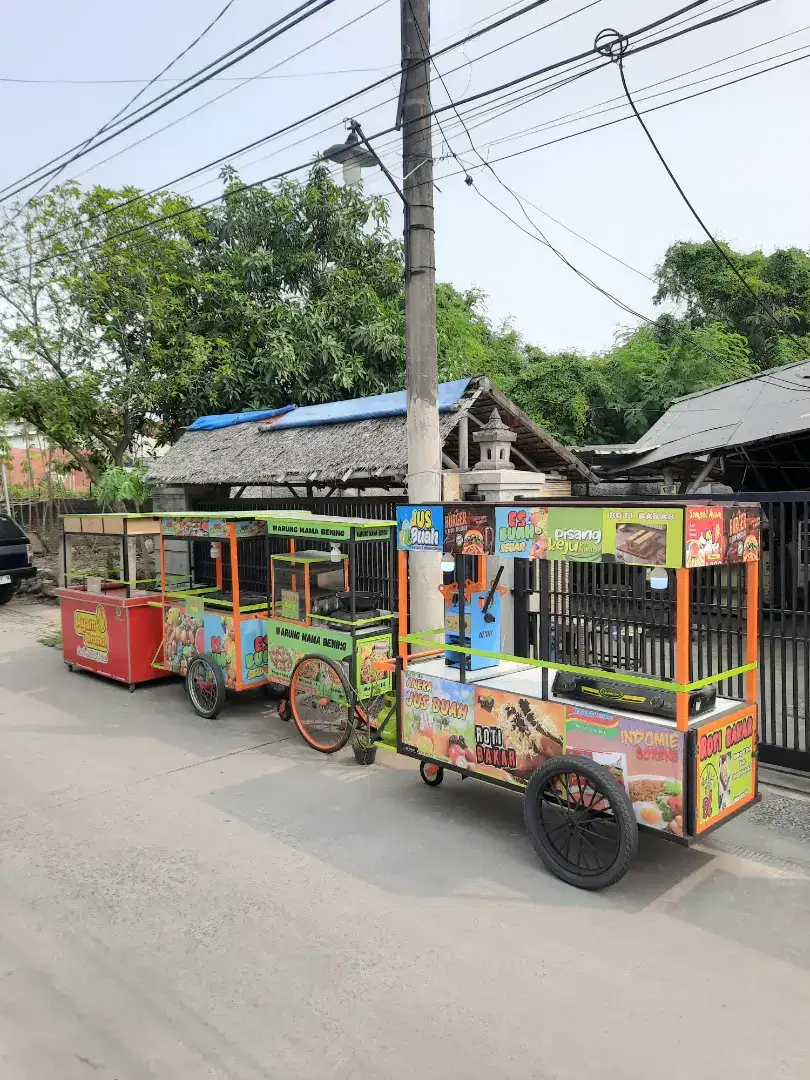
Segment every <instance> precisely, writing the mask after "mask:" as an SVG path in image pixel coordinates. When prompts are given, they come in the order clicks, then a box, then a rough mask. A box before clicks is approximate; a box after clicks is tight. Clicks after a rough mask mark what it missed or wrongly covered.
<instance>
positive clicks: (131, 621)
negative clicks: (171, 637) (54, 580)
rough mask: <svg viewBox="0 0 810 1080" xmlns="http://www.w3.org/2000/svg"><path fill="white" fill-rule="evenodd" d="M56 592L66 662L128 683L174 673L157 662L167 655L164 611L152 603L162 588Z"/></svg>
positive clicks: (160, 677)
mask: <svg viewBox="0 0 810 1080" xmlns="http://www.w3.org/2000/svg"><path fill="white" fill-rule="evenodd" d="M56 595H57V596H58V597H59V602H60V605H61V609H62V655H63V656H64V658H65V663H66V664H70V665H72V666H73V667H77V668H82V669H83V670H84V671H94V672H96V674H97V675H104V676H106V678H108V679H115V680H116V681H117V682H122V683H127V684H128V685H129V687H130V689H134V687H135V686H136V685H137V683H142V682H150V681H151V680H152V679H162V678H165V677H167V676H168V675H170V674H171V672H169V671H162V670H159V669H158V668H154V667H152V661H153V660H155V662H156V663H161V662H162V660H163V652H162V649H161V643H162V641H163V612H162V609H161V608H160V607H150V606H149V605H150V602H151V603H152V604H154V603H155V601H156V600H159V598H160V596H159V594H156V593H138V592H136V593H135V594H134V595H133V596H130V597H127V596H126V591H125V590H124V589H111V590H109V591H107V592H103V593H98V594H97V593H88V592H85V590H84V589H57V590H56Z"/></svg>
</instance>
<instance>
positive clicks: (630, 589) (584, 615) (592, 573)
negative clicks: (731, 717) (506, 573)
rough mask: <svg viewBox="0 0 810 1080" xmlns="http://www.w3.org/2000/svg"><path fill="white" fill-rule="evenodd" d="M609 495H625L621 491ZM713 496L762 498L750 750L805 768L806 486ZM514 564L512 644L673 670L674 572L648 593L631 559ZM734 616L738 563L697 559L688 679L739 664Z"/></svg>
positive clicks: (599, 662) (729, 690) (739, 600)
mask: <svg viewBox="0 0 810 1080" xmlns="http://www.w3.org/2000/svg"><path fill="white" fill-rule="evenodd" d="M698 498H699V496H698ZM618 501H621V502H623V503H624V504H625V505H628V504H629V503H628V499H627V497H624V498H622V499H621V500H617V502H618ZM658 501H665V500H659V499H656V502H658ZM712 501H713V502H739V501H751V502H759V503H760V504H761V505H762V554H761V558H762V561H761V564H760V571H761V572H760V597H759V611H760V625H759V665H760V666H759V705H760V708H759V737H760V759H761V760H762V761H763V762H764V763H767V764H772V765H779V766H783V767H786V768H793V769H800V770H803V771H806V772H810V723H809V722H808V716H807V702H808V699H809V698H810V624H808V618H809V617H810V587H809V586H810V558H809V557H808V549H807V544H808V540H809V539H810V537H808V532H807V530H808V522H809V521H810V513H808V511H809V510H810V493H807V492H764V493H759V492H744V493H740V494H736V495H729V496H722V497H718V496H712ZM516 569H517V570H518V572H517V573H516V578H515V591H516V597H515V611H516V625H515V635H516V636H515V647H516V651H517V652H520V651H521V646H523V647H524V648H527V649H528V650H529V651H528V655H531V656H539V655H540V641H541V634H542V635H544V638H543V640H544V641H547V642H548V654H549V658H550V659H552V660H557V661H559V662H560V663H567V664H574V665H577V666H579V665H581V666H584V667H589V666H590V667H615V668H626V669H628V670H631V671H632V670H634V671H639V672H643V673H645V674H648V675H650V676H652V677H654V678H663V679H672V678H674V661H675V658H674V649H673V638H672V630H673V628H674V625H675V588H674V572H673V571H670V588H668V589H666V590H663V591H658V590H651V589H650V588H649V586H648V585H647V581H646V575H645V574H644V573H643V571H641V572H640V569H639V568H638V567H631V566H622V565H619V564H607V563H604V564H603V563H581V564H577V563H568V564H562V563H554V562H550V563H541V562H529V563H523V562H521V561H520V560H518V561H517V562H516ZM544 579H545V580H544ZM543 595H546V596H547V597H548V602H547V603H545V604H544V603H543V601H542V596H543ZM521 613H522V616H521ZM744 619H745V574H744V568H743V567H742V566H739V565H732V566H716V567H706V568H705V569H701V570H700V571H699V572H696V573H695V574H693V575H692V674H691V676H690V677H691V678H692V679H701V678H704V677H705V676H707V675H713V674H715V673H716V672H718V671H723V670H729V669H730V668H735V667H738V666H740V665H742V664H744V663H745V656H744V630H745V624H744ZM521 635H522V636H521ZM545 635H547V636H545ZM742 679H743V676H738V677H737V678H735V679H732V680H725V681H724V682H722V683H719V684H718V686H717V689H718V693H722V694H727V695H730V696H733V697H741V696H742Z"/></svg>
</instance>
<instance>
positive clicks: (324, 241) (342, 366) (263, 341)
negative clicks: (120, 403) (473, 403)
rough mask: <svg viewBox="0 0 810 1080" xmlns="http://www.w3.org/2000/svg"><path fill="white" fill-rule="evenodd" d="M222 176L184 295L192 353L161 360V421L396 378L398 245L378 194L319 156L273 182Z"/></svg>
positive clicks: (361, 389) (378, 386)
mask: <svg viewBox="0 0 810 1080" xmlns="http://www.w3.org/2000/svg"><path fill="white" fill-rule="evenodd" d="M224 179H225V192H226V195H227V198H226V199H225V200H224V201H223V202H222V203H221V204H220V205H218V206H216V207H214V208H212V209H210V210H208V211H207V212H206V217H205V223H206V235H205V237H204V238H203V239H201V240H200V241H199V243H197V245H196V258H197V266H198V268H199V273H200V274H201V275H202V276H203V280H204V287H197V288H195V290H194V292H193V295H190V296H189V297H188V298H187V300H188V303H189V314H188V328H189V338H188V344H189V347H188V351H187V354H186V355H185V356H183V357H182V359H181V360H180V361H179V362H178V363H176V364H175V365H174V366H172V365H171V358H170V357H167V361H168V363H169V365H170V370H171V380H170V385H168V386H167V388H166V389H167V393H166V395H165V397H164V398H163V399H162V401H161V408H160V412H161V415H162V417H163V418H164V419H165V420H166V421H167V423H168V424H169V425H170V426H171V427H173V428H176V427H178V426H180V425H183V424H187V423H188V422H190V421H191V420H193V419H194V418H196V417H197V416H199V415H201V414H203V413H206V412H229V411H239V410H242V409H254V408H273V407H276V406H279V405H284V404H288V403H293V404H298V405H302V404H309V403H312V402H322V401H331V400H334V399H336V398H341V397H354V396H360V395H363V394H373V393H377V392H380V391H383V390H387V389H390V388H391V387H393V386H396V385H401V382H402V373H403V363H404V348H403V326H404V323H403V297H402V252H401V245H400V244H399V243H398V242H396V241H394V240H392V238H391V236H390V234H389V232H388V227H387V218H388V206H387V203H386V202H385V200H383V199H381V198H379V197H377V196H372V197H369V198H366V197H364V196H363V194H362V192H361V191H359V190H358V189H357V188H354V187H343V186H339V185H337V184H335V183H334V182H333V181H332V179H331V177H330V175H329V172H328V170H327V169H326V168H325V167H324V166H322V165H316V166H315V167H313V169H312V171H311V172H310V174H309V176H308V178H307V180H306V182H305V183H297V182H293V181H284V182H282V183H280V184H279V185H278V186H276V187H275V188H273V189H269V190H268V189H266V188H262V187H257V188H251V189H250V190H248V191H243V190H240V185H239V181H238V177H237V176H236V174H235V173H234V172H233V171H232V170H226V172H225V176H224Z"/></svg>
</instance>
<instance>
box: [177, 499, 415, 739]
mask: <svg viewBox="0 0 810 1080" xmlns="http://www.w3.org/2000/svg"><path fill="white" fill-rule="evenodd" d="M393 529H394V524H393V522H377V521H366V520H355V519H350V518H340V517H325V516H324V517H319V516H317V515H314V514H309V513H306V512H301V513H295V512H292V511H289V512H288V511H278V512H274V511H266V512H261V511H257V512H255V513H254V512H242V513H239V512H235V513H231V514H227V513H221V514H217V513H212V514H202V513H196V514H191V513H189V514H183V513H178V514H167V515H164V516H163V517H162V518H161V523H160V564H161V591H160V605H161V609H162V613H163V614H162V617H163V647H162V652H161V654H160V655H159V657H158V662H159V663H161V664H162V666H163V667H164V668H165V669H166V670H168V671H171V672H173V673H174V674H177V675H181V676H183V677H184V678H185V679H186V686H187V689H188V692H189V697H190V700H191V703H192V705H193V706H194V708H195V709H196V711H197V712H198V713H199V714H200V715H201V716H204V717H209V718H210V717H214V716H216V715H217V714H218V713H219V711H220V710H221V708H222V706H223V704H224V701H225V695H226V693H227V691H229V690H233V691H237V692H238V691H242V690H250V689H256V688H258V687H268V688H273V689H276V690H278V691H279V692H280V693H281V702H280V705H279V712H280V714H281V715H282V716H283V717H284V718H286V719H288V718H289V717H290V711H291V710H290V702H292V705H293V709H292V713H293V718H294V719H296V723H297V724H298V726H299V729H300V730H301V734H302V735H303V737H304V738H305V739H306V740H307V741H308V742H310V744H311V745H313V746H314V747H315V749H324V747H323V746H321V745H320V744H319V741H318V738H317V732H316V729H315V728H308V727H307V726H306V725H302V724H300V723H299V722H298V719H297V717H296V709H295V705H296V700H302V699H303V698H305V697H306V696H307V695H309V696H311V695H312V694H313V693H315V690H314V689H313V687H312V685H311V683H312V679H311V678H310V675H311V674H313V673H315V672H316V668H315V666H314V665H313V664H312V658H313V657H327V658H329V659H330V660H332V661H333V662H334V663H335V665H337V667H338V669H339V671H340V673H341V679H342V680H343V681H344V682H345V683H346V684H347V685H349V686H351V687H353V688H354V690H355V693H356V698H357V701H358V703H362V702H363V701H367V700H368V699H370V698H374V697H376V696H378V695H379V694H380V693H382V692H384V691H387V690H388V689H390V684H391V675H390V672H389V671H387V670H385V671H381V670H378V668H377V667H375V666H374V664H375V662H376V661H378V660H383V659H386V658H389V657H390V656H391V655H392V651H393V641H392V615H391V613H390V612H388V611H383V610H381V609H380V607H379V605H378V603H377V597H376V596H374V595H372V594H369V593H367V592H363V591H361V590H359V589H358V588H357V563H358V549H359V548H360V547H361V546H362V545H364V544H368V543H370V542H372V541H377V542H382V543H384V544H387V545H388V546H389V547H390V546H391V543H392V538H393ZM178 541H184V542H186V543H187V545H188V558H187V563H186V565H187V567H188V571H187V575H186V578H185V579H184V580H178V578H177V575H175V576H174V577H172V578H171V579H170V578H169V575H168V574H167V573H166V564H167V544H168V543H170V542H171V543H172V544H173V546H174V547H177V542H178ZM274 542H275V543H274ZM248 545H252V548H253V552H252V555H253V558H252V559H250V560H248V559H246V558H244V557H243V554H244V552H245V551H246V549H247V547H248ZM274 546H275V547H279V546H281V547H283V549H284V550H282V551H278V550H276V551H274V550H272V548H273V547H274ZM175 554H176V553H175ZM249 564H250V565H251V566H252V567H253V575H254V576H253V578H252V580H249V581H246V580H245V576H246V569H247V566H248V565H249ZM257 565H258V566H259V567H260V568H261V569H260V576H259V577H258V578H257V577H256V571H255V567H256V566H257ZM170 582H171V583H170ZM308 658H309V666H308V664H307V660H308ZM310 669H311V670H310ZM320 697H323V694H320V695H319V698H318V700H320ZM347 737H348V734H347ZM344 741H345V740H344Z"/></svg>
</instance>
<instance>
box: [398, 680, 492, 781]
mask: <svg viewBox="0 0 810 1080" xmlns="http://www.w3.org/2000/svg"><path fill="white" fill-rule="evenodd" d="M474 702H475V686H474V684H472V683H458V682H451V681H450V680H449V679H436V678H433V677H432V676H427V675H422V674H419V673H418V672H415V671H408V670H406V671H404V672H403V673H402V747H403V748H404V749H405V750H411V751H414V750H415V751H416V752H417V753H418V754H420V755H422V756H423V757H428V758H435V759H436V760H438V761H446V762H447V763H448V764H450V765H456V766H457V767H458V768H460V769H470V770H474V769H475V768H476V764H475V750H474V747H475V725H474V722H473V707H474Z"/></svg>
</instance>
